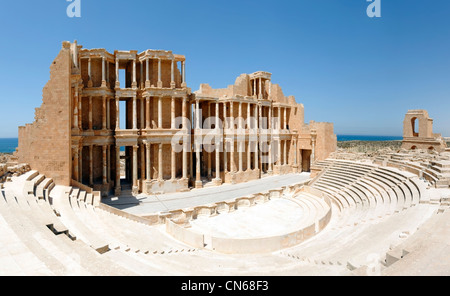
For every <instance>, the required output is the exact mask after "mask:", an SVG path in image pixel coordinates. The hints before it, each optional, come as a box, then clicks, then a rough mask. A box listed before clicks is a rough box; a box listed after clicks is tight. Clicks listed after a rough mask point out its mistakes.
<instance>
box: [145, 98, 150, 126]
mask: <svg viewBox="0 0 450 296" xmlns="http://www.w3.org/2000/svg"><path fill="white" fill-rule="evenodd" d="M145 109H147V110H146V115H147V116H146V119H145V128H146V129H150V97H145Z"/></svg>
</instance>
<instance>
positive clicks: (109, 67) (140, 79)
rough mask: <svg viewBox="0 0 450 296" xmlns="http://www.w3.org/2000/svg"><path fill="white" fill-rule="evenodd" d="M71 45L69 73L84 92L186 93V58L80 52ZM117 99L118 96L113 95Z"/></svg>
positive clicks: (168, 54) (148, 52)
mask: <svg viewBox="0 0 450 296" xmlns="http://www.w3.org/2000/svg"><path fill="white" fill-rule="evenodd" d="M73 45H74V46H71V52H72V61H73V63H72V73H73V74H78V75H80V77H81V81H82V85H83V88H84V89H89V90H90V91H93V90H96V89H97V90H100V89H103V90H106V91H114V90H115V91H119V92H120V93H122V94H124V95H126V94H132V92H133V91H147V92H148V93H150V94H151V93H152V91H158V90H160V91H170V90H181V91H183V92H186V90H187V84H186V71H185V69H186V58H185V57H184V56H182V55H177V54H173V53H172V51H166V50H145V51H143V52H141V53H138V52H137V51H135V50H130V51H122V50H116V51H114V53H113V54H112V53H109V52H108V51H107V50H106V49H103V48H100V49H84V48H82V46H80V45H77V44H76V42H75V43H73ZM116 95H119V96H121V95H120V94H116Z"/></svg>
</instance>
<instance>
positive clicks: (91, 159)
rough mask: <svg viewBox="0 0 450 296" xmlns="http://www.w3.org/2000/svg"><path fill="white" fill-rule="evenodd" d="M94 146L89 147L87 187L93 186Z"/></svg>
mask: <svg viewBox="0 0 450 296" xmlns="http://www.w3.org/2000/svg"><path fill="white" fill-rule="evenodd" d="M93 150H94V146H92V145H90V146H89V186H91V187H92V186H94V156H93Z"/></svg>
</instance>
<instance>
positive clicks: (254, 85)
mask: <svg viewBox="0 0 450 296" xmlns="http://www.w3.org/2000/svg"><path fill="white" fill-rule="evenodd" d="M252 95H254V96H256V78H255V79H253V94H252Z"/></svg>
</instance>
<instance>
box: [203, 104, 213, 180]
mask: <svg viewBox="0 0 450 296" xmlns="http://www.w3.org/2000/svg"><path fill="white" fill-rule="evenodd" d="M206 105H207V107H208V108H207V109H208V117H211V103H210V102H206ZM205 153H207V154H208V163H207V166H208V170H207V171H208V178H210V177H211V176H212V168H211V167H212V160H211V152H207V151H206V150H205Z"/></svg>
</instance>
